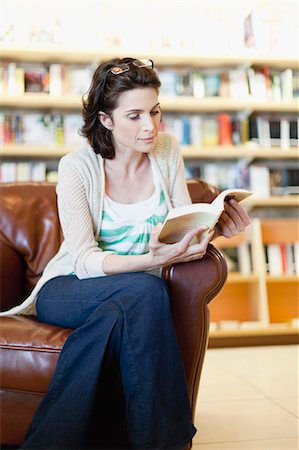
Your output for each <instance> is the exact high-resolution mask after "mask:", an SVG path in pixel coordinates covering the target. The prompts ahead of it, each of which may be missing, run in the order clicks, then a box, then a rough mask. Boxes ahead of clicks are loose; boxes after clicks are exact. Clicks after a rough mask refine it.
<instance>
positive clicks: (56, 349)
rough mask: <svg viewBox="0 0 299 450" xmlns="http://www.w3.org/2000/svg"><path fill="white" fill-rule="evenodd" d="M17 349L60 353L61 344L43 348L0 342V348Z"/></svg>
mask: <svg viewBox="0 0 299 450" xmlns="http://www.w3.org/2000/svg"><path fill="white" fill-rule="evenodd" d="M1 349H3V350H15V351H17V350H19V351H22V352H36V353H60V352H61V349H62V346H61V347H57V348H45V347H25V346H24V347H22V346H14V345H7V344H4V345H3V344H0V350H1Z"/></svg>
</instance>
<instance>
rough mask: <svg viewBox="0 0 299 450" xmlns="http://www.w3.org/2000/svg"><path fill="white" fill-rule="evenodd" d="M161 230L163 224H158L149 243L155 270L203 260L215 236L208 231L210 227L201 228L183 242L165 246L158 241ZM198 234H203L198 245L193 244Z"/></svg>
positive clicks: (186, 236)
mask: <svg viewBox="0 0 299 450" xmlns="http://www.w3.org/2000/svg"><path fill="white" fill-rule="evenodd" d="M161 228H162V224H158V225H157V226H156V227H155V228H154V229H153V230H152V233H151V238H150V242H149V253H150V255H151V259H152V261H151V265H152V266H153V268H155V267H162V266H165V265H167V264H173V263H178V262H186V261H192V260H193V259H200V258H202V257H203V256H204V255H205V253H206V250H207V246H208V244H209V242H210V240H211V239H212V236H213V232H212V231H208V227H202V226H201V227H197V228H194V230H191V231H189V232H188V233H187V234H186V235H185V236H184V238H183V239H182V240H181V241H179V242H176V243H175V244H165V243H163V242H160V241H159V239H158V236H159V233H160V231H161ZM198 234H201V237H200V238H199V241H198V243H195V244H191V242H192V240H193V238H195V237H196V235H198Z"/></svg>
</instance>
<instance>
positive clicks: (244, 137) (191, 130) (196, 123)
mask: <svg viewBox="0 0 299 450" xmlns="http://www.w3.org/2000/svg"><path fill="white" fill-rule="evenodd" d="M248 130H249V128H248V119H246V118H243V117H241V116H240V117H239V116H230V115H229V114H226V113H223V114H217V115H197V114H193V115H192V114H181V115H170V114H163V119H162V123H161V131H166V132H169V133H170V134H173V135H174V136H175V137H176V138H177V140H178V141H179V142H180V144H181V145H197V146H202V147H212V146H218V145H240V144H243V143H246V142H247V141H248V138H249V134H248Z"/></svg>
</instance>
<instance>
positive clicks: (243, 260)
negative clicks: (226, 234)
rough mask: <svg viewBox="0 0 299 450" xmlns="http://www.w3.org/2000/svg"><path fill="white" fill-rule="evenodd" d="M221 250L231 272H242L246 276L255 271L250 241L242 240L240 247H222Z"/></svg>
mask: <svg viewBox="0 0 299 450" xmlns="http://www.w3.org/2000/svg"><path fill="white" fill-rule="evenodd" d="M215 245H217V241H216V244H215ZM221 252H222V254H223V256H224V258H225V260H226V263H227V268H228V271H229V272H237V273H241V274H242V275H244V276H246V275H250V274H251V273H252V272H253V266H252V255H251V244H250V243H248V242H242V243H241V244H240V245H239V246H238V247H222V248H221Z"/></svg>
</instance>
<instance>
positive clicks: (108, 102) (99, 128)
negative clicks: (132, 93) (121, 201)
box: [80, 58, 161, 159]
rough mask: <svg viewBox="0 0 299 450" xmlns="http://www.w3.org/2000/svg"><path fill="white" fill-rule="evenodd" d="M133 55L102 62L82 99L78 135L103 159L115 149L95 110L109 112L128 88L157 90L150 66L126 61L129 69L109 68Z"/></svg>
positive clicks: (109, 157) (124, 61)
mask: <svg viewBox="0 0 299 450" xmlns="http://www.w3.org/2000/svg"><path fill="white" fill-rule="evenodd" d="M133 61H134V58H123V59H119V58H115V59H111V60H109V61H106V62H103V63H102V64H101V65H100V66H99V67H98V68H97V69H96V71H95V72H94V75H93V78H92V81H91V85H90V88H89V90H88V92H87V97H86V98H84V99H83V110H82V116H83V120H84V125H83V126H82V128H81V130H80V134H81V135H82V136H84V137H86V138H87V140H88V142H89V144H90V145H91V147H92V148H93V150H94V152H95V153H99V154H100V155H101V156H102V157H103V158H108V159H113V158H114V156H115V149H114V144H113V139H112V134H111V131H110V130H107V128H105V127H104V126H103V125H102V124H101V122H100V120H99V118H98V113H99V111H103V112H104V113H106V114H108V115H111V114H112V112H113V110H114V109H116V108H117V106H118V98H119V95H120V94H122V93H123V92H126V91H129V90H131V89H136V88H142V87H153V88H154V89H156V91H157V92H158V90H159V88H160V86H161V83H160V80H159V78H158V76H157V74H156V72H155V70H153V69H152V68H150V67H136V66H135V65H133V64H130V70H128V71H127V72H124V73H121V74H119V75H114V74H113V73H111V70H110V69H111V68H112V67H114V66H118V65H119V64H123V63H128V62H131V63H132V62H133Z"/></svg>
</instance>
